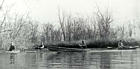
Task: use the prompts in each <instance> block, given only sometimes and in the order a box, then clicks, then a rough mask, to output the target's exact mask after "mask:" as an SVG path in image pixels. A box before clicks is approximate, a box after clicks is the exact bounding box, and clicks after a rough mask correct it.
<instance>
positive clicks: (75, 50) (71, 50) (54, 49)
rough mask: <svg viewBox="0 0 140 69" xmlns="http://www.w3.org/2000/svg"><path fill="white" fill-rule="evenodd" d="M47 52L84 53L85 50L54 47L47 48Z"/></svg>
mask: <svg viewBox="0 0 140 69" xmlns="http://www.w3.org/2000/svg"><path fill="white" fill-rule="evenodd" d="M48 50H49V51H57V52H60V51H63V52H81V51H86V49H82V48H66V47H56V46H50V47H48Z"/></svg>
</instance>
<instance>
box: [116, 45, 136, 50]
mask: <svg viewBox="0 0 140 69" xmlns="http://www.w3.org/2000/svg"><path fill="white" fill-rule="evenodd" d="M118 49H119V50H131V49H137V47H135V46H124V47H120V48H118Z"/></svg>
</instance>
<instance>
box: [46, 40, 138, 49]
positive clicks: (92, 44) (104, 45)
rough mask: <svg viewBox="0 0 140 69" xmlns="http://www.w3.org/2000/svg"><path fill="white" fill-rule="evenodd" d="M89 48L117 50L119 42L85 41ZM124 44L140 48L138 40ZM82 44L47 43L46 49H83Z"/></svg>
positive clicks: (75, 42)
mask: <svg viewBox="0 0 140 69" xmlns="http://www.w3.org/2000/svg"><path fill="white" fill-rule="evenodd" d="M85 42H86V45H87V48H107V47H112V48H116V47H118V42H119V40H108V41H105V40H87V41H85ZM123 43H124V45H125V46H140V41H136V40H123ZM79 44H81V41H71V42H67V41H63V42H54V43H47V44H45V48H47V47H48V46H56V47H66V48H81V47H80V46H79Z"/></svg>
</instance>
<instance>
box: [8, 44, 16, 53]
mask: <svg viewBox="0 0 140 69" xmlns="http://www.w3.org/2000/svg"><path fill="white" fill-rule="evenodd" d="M13 50H15V46H14V45H13V43H11V45H10V48H9V51H13Z"/></svg>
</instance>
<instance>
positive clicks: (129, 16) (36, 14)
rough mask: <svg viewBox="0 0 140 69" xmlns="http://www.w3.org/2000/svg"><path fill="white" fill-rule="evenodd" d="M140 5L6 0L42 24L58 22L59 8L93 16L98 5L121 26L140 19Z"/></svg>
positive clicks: (133, 0)
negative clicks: (107, 11) (109, 13)
mask: <svg viewBox="0 0 140 69" xmlns="http://www.w3.org/2000/svg"><path fill="white" fill-rule="evenodd" d="M0 1H2V0H0ZM139 3H140V1H139V0H5V3H4V6H7V7H11V6H12V11H14V13H20V14H27V12H29V14H30V15H31V16H32V17H33V18H34V19H36V20H38V21H40V22H42V23H47V22H52V23H55V22H57V21H58V19H57V15H58V13H57V12H58V7H59V8H60V9H61V10H63V11H65V12H66V13H72V14H79V15H91V14H93V11H96V10H97V9H96V8H97V7H96V5H98V6H99V8H100V9H101V11H105V10H107V9H108V10H109V12H111V14H112V15H113V18H114V21H115V22H116V23H118V24H119V23H123V22H127V21H129V20H133V19H136V18H138V17H139V16H138V15H140V7H139V6H140V5H139Z"/></svg>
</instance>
